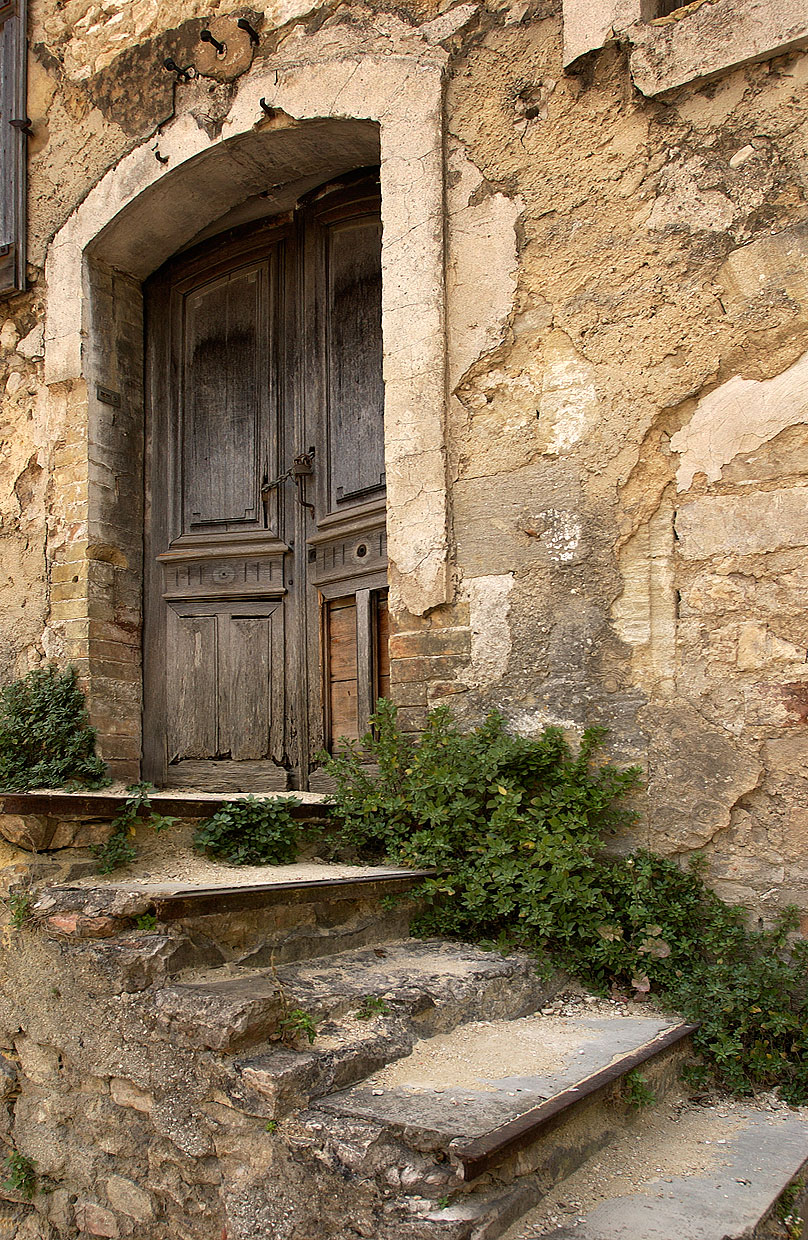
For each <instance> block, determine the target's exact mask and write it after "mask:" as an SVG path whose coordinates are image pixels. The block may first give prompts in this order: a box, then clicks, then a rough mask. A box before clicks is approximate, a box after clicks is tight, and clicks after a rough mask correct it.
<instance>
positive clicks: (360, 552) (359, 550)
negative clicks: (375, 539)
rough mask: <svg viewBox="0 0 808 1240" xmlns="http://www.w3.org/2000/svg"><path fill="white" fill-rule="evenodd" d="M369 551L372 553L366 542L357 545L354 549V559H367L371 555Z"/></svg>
mask: <svg viewBox="0 0 808 1240" xmlns="http://www.w3.org/2000/svg"><path fill="white" fill-rule="evenodd" d="M369 551H370V548H369V547H368V545H367V543H366V542H361V543H357V545H356V546H355V547H354V559H355V560H364V559H365V557H366V556H367V555H368V554H369Z"/></svg>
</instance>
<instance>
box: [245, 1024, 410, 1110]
mask: <svg viewBox="0 0 808 1240" xmlns="http://www.w3.org/2000/svg"><path fill="white" fill-rule="evenodd" d="M414 1040H415V1039H414V1035H413V1033H412V1032H411V1030H410V1029H409V1028H408V1026H407V1023H406V1022H405V1021H403V1020H401V1019H400V1018H399V1017H390V1016H375V1017H374V1018H373V1019H371V1020H367V1021H365V1020H361V1019H359V1018H358V1017H356V1016H349V1017H346V1018H344V1019H343V1020H341V1021H337V1022H329V1024H328V1027H327V1028H326V1030H325V1031H324V1032H322V1033H318V1035H317V1038H316V1041H315V1043H314V1044H313V1045H312V1046H309V1047H306V1048H305V1049H303V1050H291V1049H288V1048H286V1047H275V1048H274V1049H272V1050H271V1051H268V1052H265V1053H261V1054H257V1055H252V1056H249V1057H247V1058H241V1059H237V1060H236V1061H235V1062H234V1063H233V1065H232V1071H233V1074H234V1076H235V1078H236V1084H235V1085H234V1087H233V1092H234V1094H235V1100H236V1102H237V1103H238V1102H239V1101H240V1098H243V1097H244V1096H245V1093H246V1092H248V1091H256V1092H257V1093H258V1094H259V1095H261V1098H262V1099H263V1101H264V1103H265V1104H266V1106H265V1107H262V1108H261V1113H262V1114H263V1113H266V1114H267V1116H268V1118H272V1119H275V1118H279V1117H280V1116H282V1115H284V1114H286V1113H288V1112H289V1111H291V1110H294V1109H299V1108H300V1107H303V1106H306V1105H307V1104H308V1103H309V1102H310V1101H312V1100H313V1099H316V1098H319V1097H322V1096H323V1095H324V1094H327V1093H329V1092H331V1091H333V1090H339V1089H343V1088H345V1087H347V1086H349V1085H352V1084H354V1083H355V1082H356V1081H360V1080H363V1079H364V1078H365V1077H367V1076H368V1075H369V1074H371V1073H373V1072H376V1071H378V1070H379V1069H380V1068H383V1067H384V1066H385V1065H387V1064H388V1063H391V1062H393V1061H394V1060H396V1059H400V1058H402V1057H403V1056H405V1055H408V1054H409V1053H410V1051H411V1050H412V1047H413V1042H414Z"/></svg>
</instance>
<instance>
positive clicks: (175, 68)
mask: <svg viewBox="0 0 808 1240" xmlns="http://www.w3.org/2000/svg"><path fill="white" fill-rule="evenodd" d="M163 67H164V68H166V69H168V71H169V73H176V75H177V81H178V82H181V83H183V84H184V83H185V82H190V81H191V78H195V77H196V69H195V68H194V66H193V65H188V67H187V68H185V69H183V68H182V67H181V66H180V65H178V64H177V62H176V60H172V59H171V57H170V56H166V58H165V60H164V61H163Z"/></svg>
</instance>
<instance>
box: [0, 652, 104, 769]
mask: <svg viewBox="0 0 808 1240" xmlns="http://www.w3.org/2000/svg"><path fill="white" fill-rule="evenodd" d="M108 782H109V780H108V778H107V773H106V767H105V765H104V763H103V762H102V761H101V759H100V758H99V757H98V756H97V755H96V752H95V729H94V728H91V727H90V725H89V723H88V720H87V709H86V706H85V703H84V695H83V693H82V692H81V689H80V688H79V686H78V684H77V681H76V671H75V668H72V667H69V668H68V669H67V671H65V672H59V671H58V670H57V669H56V668H55V667H54V666H53V665H50V666H48V667H46V668H35V669H34V671H31V672H29V673H28V675H27V676H24V677H23V678H22V679H21V680H15V681H14V682H13V684H10V685H7V686H6V687H5V688H4V689H3V690H2V691H0V788H2V789H4V790H6V791H14V792H20V791H24V790H25V789H27V788H62V787H64V786H65V785H73V786H76V787H82V788H101V787H103V785H104V784H106V783H108Z"/></svg>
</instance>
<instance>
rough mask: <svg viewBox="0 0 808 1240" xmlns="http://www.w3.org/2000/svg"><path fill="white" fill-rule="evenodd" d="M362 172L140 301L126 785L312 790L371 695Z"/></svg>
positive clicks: (374, 657) (369, 340)
mask: <svg viewBox="0 0 808 1240" xmlns="http://www.w3.org/2000/svg"><path fill="white" fill-rule="evenodd" d="M380 255H381V223H380V216H379V196H378V180H377V177H376V176H375V175H373V174H372V173H371V174H368V175H361V176H355V177H353V178H351V180H350V183H345V182H343V183H342V184H337V185H331V186H327V187H324V188H322V189H321V190H318V191H316V192H314V193H312V194H310V195H308V196H307V199H306V200H305V201H303V202H301V204H300V205H299V207H298V209H297V210H296V211H294V212H293V213H291V214H289V215H288V216H285V217H284V218H282V219H275V220H270V221H262V222H260V223H258V224H254V225H251V226H249V227H248V228H246V229H242V230H239V231H233V232H230V233H226V234H222V235H220V236H218V237H215V238H213V239H212V240H210V241H208V242H206V243H204V244H203V245H200V246H198V247H196V248H195V249H193V250H190V251H189V252H187V253H185V254H183V255H181V256H179V257H177V258H175V259H174V260H172V261H171V262H170V263H169V264H167V265H166V267H164V268H163V269H162V270H161V271H160V272H159V273H158V274H157V275H156V276H155V277H153V278H152V280H151V281H150V284H149V287H148V289H147V299H146V310H147V376H146V380H147V434H146V529H145V573H144V576H145V622H144V763H143V774H144V778H146V779H149V780H151V781H152V782H154V783H156V784H158V785H160V786H169V787H185V788H200V789H210V790H217V791H234V790H245V791H255V792H262V791H271V790H279V789H285V788H296V787H298V788H299V787H303V788H305V787H307V786H309V784H311V786H315V787H316V786H317V775H316V768H317V762H316V757H315V755H316V754H317V752H318V751H319V750H320V749H322V748H323V747H324V746H325V747H331V746H332V745H334V744H338V743H339V738H340V737H342V736H348V737H353V736H356V735H358V734H361V732H362V731H363V730H364V728H365V726H366V724H367V719H368V716H369V714H370V713H371V711H372V709H373V704H374V702H375V700H376V698H377V697H378V696H383V695H385V694H386V689H387V677H388V668H387V624H386V621H387V614H386V606H387V604H386V582H387V572H386V569H387V559H386V534H385V473H384V434H383V383H382V341H381V258H380Z"/></svg>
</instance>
